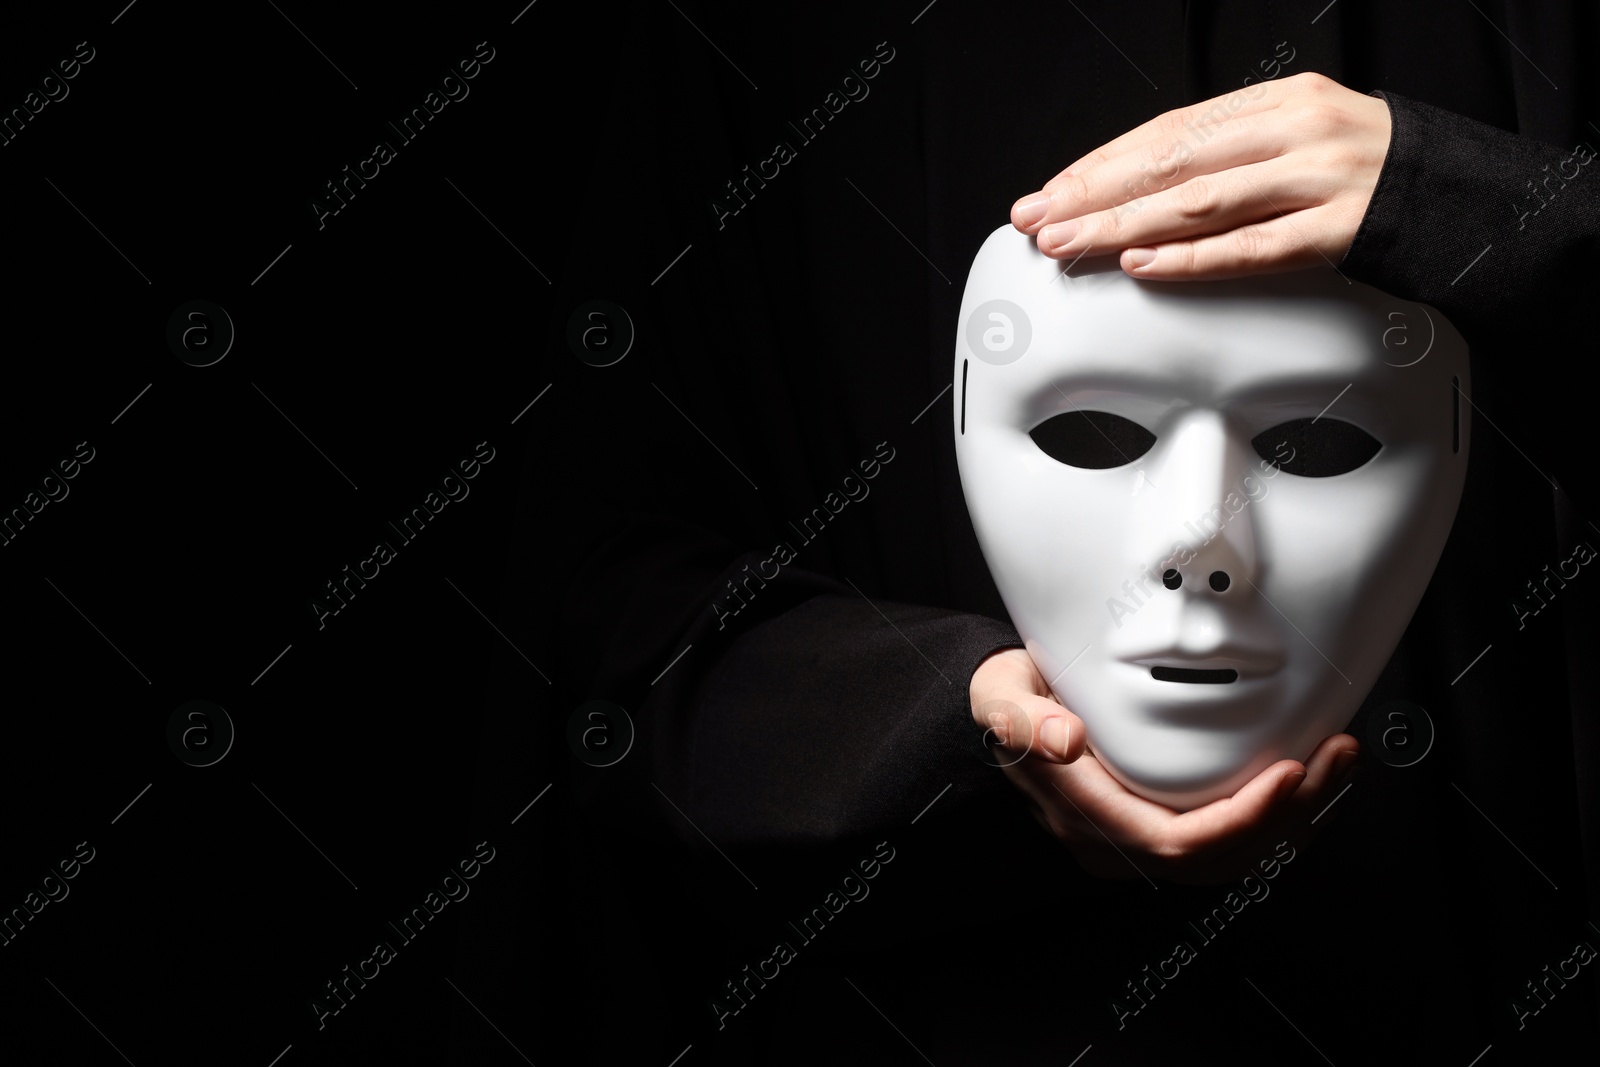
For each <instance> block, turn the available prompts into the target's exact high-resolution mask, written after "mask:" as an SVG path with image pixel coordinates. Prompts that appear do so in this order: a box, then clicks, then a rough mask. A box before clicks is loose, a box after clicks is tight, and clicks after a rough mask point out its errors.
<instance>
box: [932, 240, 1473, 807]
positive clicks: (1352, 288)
mask: <svg viewBox="0 0 1600 1067" xmlns="http://www.w3.org/2000/svg"><path fill="white" fill-rule="evenodd" d="M960 321H961V329H960V333H959V335H958V337H957V339H956V358H955V379H954V381H955V390H956V395H955V404H954V405H953V407H954V421H955V426H954V430H955V434H956V458H957V461H958V463H959V466H960V471H961V484H962V489H963V491H964V492H965V495H966V499H967V507H968V510H969V511H970V512H971V515H972V522H973V526H974V527H975V528H976V530H977V534H978V540H979V543H980V544H981V545H982V547H983V554H984V558H985V559H986V560H987V561H988V564H989V570H990V572H991V573H992V574H993V576H994V579H995V583H996V585H997V586H998V587H999V590H1000V594H1001V596H1002V597H1003V598H1004V600H1005V604H1006V607H1007V609H1008V610H1009V611H1010V613H1011V618H1012V621H1013V623H1014V624H1015V625H1016V627H1017V630H1018V632H1019V633H1020V634H1021V635H1022V638H1023V640H1024V642H1025V644H1026V646H1027V649H1028V653H1029V654H1030V655H1031V656H1032V657H1033V660H1034V663H1035V664H1037V666H1038V667H1039V672H1040V674H1042V675H1043V676H1044V677H1045V678H1046V679H1047V680H1048V681H1049V683H1050V686H1051V688H1052V689H1053V690H1054V692H1055V694H1056V696H1057V698H1058V699H1059V700H1060V701H1061V702H1062V703H1063V704H1064V705H1065V706H1066V707H1068V708H1070V709H1071V710H1072V711H1073V712H1075V713H1076V714H1077V715H1078V716H1079V717H1080V718H1081V719H1082V720H1083V721H1084V723H1085V724H1086V726H1087V727H1088V731H1089V744H1090V746H1091V748H1092V750H1093V753H1094V755H1095V756H1096V758H1098V759H1099V760H1100V761H1101V763H1103V764H1104V765H1105V767H1106V769H1107V770H1108V771H1110V772H1111V774H1113V775H1114V776H1116V778H1117V779H1118V780H1119V781H1120V782H1122V783H1123V784H1124V785H1126V786H1127V787H1128V788H1129V789H1131V790H1132V791H1134V792H1136V793H1138V794H1140V795H1141V796H1144V797H1148V798H1149V799H1151V800H1154V801H1156V802H1158V803H1161V804H1164V805H1167V806H1168V807H1171V808H1175V809H1177V810H1180V811H1183V810H1188V809H1190V808H1194V807H1197V806H1199V805H1201V804H1205V803H1208V802H1210V801H1212V800H1216V799H1218V798H1220V797H1225V796H1230V795H1232V794H1233V793H1234V792H1235V791H1237V790H1238V789H1239V787H1240V786H1242V785H1243V784H1244V783H1246V782H1248V781H1249V780H1250V779H1251V778H1253V777H1254V776H1255V775H1256V774H1258V773H1259V772H1260V771H1262V770H1263V769H1265V768H1266V767H1268V766H1269V765H1271V764H1272V763H1274V762H1276V761H1278V760H1280V759H1283V758H1285V757H1288V758H1292V759H1297V760H1304V759H1306V758H1307V757H1308V756H1309V755H1310V753H1311V750H1312V749H1313V748H1314V747H1316V745H1317V743H1318V742H1319V741H1321V740H1322V739H1323V738H1324V737H1327V736H1328V735H1330V734H1334V733H1337V732H1339V731H1340V730H1342V729H1343V728H1344V727H1345V726H1346V725H1347V724H1348V723H1349V721H1350V719H1351V717H1352V716H1353V715H1354V714H1355V712H1356V710H1357V708H1358V707H1359V706H1360V704H1361V701H1362V699H1363V698H1364V697H1365V696H1366V694H1367V693H1368V691H1369V690H1370V689H1371V687H1372V684H1373V682H1374V681H1375V680H1376V678H1377V677H1378V673H1379V671H1380V670H1381V669H1382V668H1383V665H1384V664H1385V663H1386V662H1387V661H1388V659H1389V656H1390V655H1391V654H1392V653H1393V651H1394V648H1395V646H1396V644H1398V643H1399V640H1400V636H1401V634H1402V633H1403V632H1404V630H1405V628H1406V625H1407V623H1409V622H1410V620H1411V616H1412V613H1413V612H1414V611H1415V610H1416V607H1417V603H1418V601H1419V600H1420V599H1421V598H1422V593H1423V590H1424V589H1425V588H1426V587H1427V584H1428V581H1429V579H1430V578H1431V576H1432V574H1433V569H1434V566H1435V565H1436V564H1437V563H1438V560H1439V554H1440V552H1441V551H1442V550H1443V548H1444V543H1445V539H1446V537H1447V536H1448V535H1449V532H1450V526H1451V524H1452V522H1453V521H1454V519H1455V513H1456V506H1457V504H1458V503H1459V502H1460V498H1461V488H1462V484H1463V481H1464V479H1465V476H1466V468H1467V445H1468V438H1469V420H1468V417H1467V416H1468V410H1469V407H1470V405H1468V404H1466V402H1465V401H1464V399H1463V397H1462V394H1463V393H1465V394H1468V395H1470V391H1471V390H1470V381H1469V379H1468V360H1467V346H1466V344H1465V342H1464V341H1463V340H1462V339H1461V337H1460V335H1459V334H1458V333H1457V332H1456V331H1455V329H1454V328H1453V327H1452V326H1451V325H1450V323H1449V322H1448V321H1446V320H1445V318H1444V316H1442V315H1441V314H1440V313H1439V312H1437V311H1434V310H1433V309H1431V308H1427V307H1425V306H1423V305H1420V304H1414V303H1409V302H1406V301H1402V300H1399V299H1396V298H1394V297H1390V296H1388V295H1386V294H1384V293H1382V292H1380V291H1378V290H1376V289H1373V288H1371V287H1369V286H1365V285H1361V284H1359V283H1355V282H1351V281H1348V280H1346V279H1345V278H1344V277H1343V276H1341V275H1340V274H1338V273H1337V272H1335V271H1332V270H1324V269H1317V270H1306V271H1298V272H1294V273H1290V274H1277V275H1269V276H1259V277H1253V278H1247V279H1239V280H1234V281H1224V282H1145V281H1137V280H1135V279H1133V278H1130V277H1128V276H1127V275H1126V274H1124V273H1122V271H1120V270H1118V269H1116V268H1115V267H1114V266H1111V267H1102V268H1099V269H1095V270H1085V269H1083V267H1082V266H1081V265H1080V266H1079V267H1078V268H1075V269H1071V270H1068V269H1064V265H1063V264H1062V263H1060V262H1058V261H1056V260H1052V259H1049V258H1047V257H1046V256H1044V255H1043V254H1041V253H1040V252H1039V251H1038V250H1037V248H1036V247H1035V245H1034V242H1033V239H1032V238H1030V237H1027V236H1025V235H1023V234H1020V233H1018V232H1016V231H1015V230H1014V229H1012V228H1011V227H1009V226H1005V227H1002V228H1001V229H999V230H996V231H995V232H994V233H993V234H991V235H990V236H989V238H988V240H987V241H986V242H984V245H983V248H982V249H981V250H980V251H979V253H978V256H977V258H976V260H974V262H973V265H972V271H971V273H970V274H969V275H968V278H967V287H966V292H965V294H964V296H963V298H962V304H961V320H960Z"/></svg>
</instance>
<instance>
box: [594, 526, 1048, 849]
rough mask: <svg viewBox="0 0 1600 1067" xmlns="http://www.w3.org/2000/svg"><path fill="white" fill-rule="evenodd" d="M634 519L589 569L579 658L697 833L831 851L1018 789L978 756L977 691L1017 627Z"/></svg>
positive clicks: (654, 777) (645, 766)
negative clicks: (975, 681)
mask: <svg viewBox="0 0 1600 1067" xmlns="http://www.w3.org/2000/svg"><path fill="white" fill-rule="evenodd" d="M635 521H636V523H637V525H636V526H634V527H633V528H632V530H631V531H630V532H629V533H627V534H625V535H621V536H618V537H617V538H615V539H613V540H612V541H611V542H610V543H608V544H607V545H605V546H603V547H601V548H600V549H599V550H597V551H596V552H595V553H594V555H593V556H592V557H591V559H590V560H589V562H588V565H587V566H586V567H585V568H584V572H583V573H582V574H580V575H579V576H578V581H577V583H576V584H575V585H574V595H573V596H572V597H571V599H570V600H569V606H568V610H567V612H566V613H565V614H566V617H567V618H568V619H569V620H571V622H572V623H573V626H572V628H571V632H572V634H573V635H575V636H576V635H581V636H582V642H581V646H582V647H579V646H578V645H575V646H574V647H573V648H572V649H571V650H570V651H569V653H568V655H569V657H570V659H571V661H576V660H577V659H578V658H579V657H583V656H584V655H585V652H584V649H585V648H587V649H588V650H590V651H589V652H588V656H590V657H592V659H591V662H592V669H591V670H590V671H586V672H585V674H586V676H587V677H588V678H589V679H590V682H589V685H588V687H587V688H588V693H589V694H590V695H603V696H604V697H606V698H607V699H612V700H614V701H615V702H617V703H618V704H621V705H624V706H629V707H632V708H636V709H637V712H636V713H635V718H636V729H637V739H636V741H635V743H636V744H638V745H640V746H642V749H643V751H642V753H641V754H642V755H643V756H644V758H643V759H642V760H639V759H635V760H630V761H629V766H630V769H632V770H633V772H634V774H635V776H639V775H648V777H649V781H650V783H652V784H653V785H654V787H655V789H658V790H660V791H661V793H662V795H664V796H666V797H667V798H668V799H669V800H670V801H671V802H672V803H673V804H675V805H677V806H678V807H679V808H680V809H681V810H682V811H683V812H684V813H685V814H686V815H687V816H688V817H689V818H690V819H692V822H693V827H691V826H690V825H689V824H687V823H685V824H684V825H682V826H681V827H680V829H681V831H682V833H683V834H684V835H685V836H686V837H693V836H695V834H696V830H698V831H700V832H704V833H705V834H706V835H708V836H709V837H710V838H711V839H712V840H714V841H716V842H717V843H718V844H719V846H722V847H731V846H737V845H761V844H783V843H811V844H821V843H828V842H834V841H839V840H844V839H847V838H852V837H857V836H862V835H866V834H870V833H873V832H875V831H877V830H881V829H885V828H888V827H891V826H904V825H905V824H907V823H908V822H910V821H911V820H912V819H914V818H916V817H918V816H919V815H920V814H921V813H922V811H923V810H924V809H925V808H928V807H929V806H930V805H932V804H933V803H934V802H935V801H936V800H937V801H938V803H939V804H940V805H941V806H942V807H943V808H944V809H945V810H949V809H952V808H955V807H956V806H958V805H960V804H962V803H963V802H964V801H966V800H968V799H970V798H971V797H973V796H975V795H977V794H980V793H982V792H984V791H986V790H987V791H1004V790H1006V789H1009V786H1008V785H1007V784H1006V783H1005V781H1004V779H1003V777H1002V776H1001V775H998V774H996V773H995V771H994V769H993V768H992V767H991V766H989V765H987V764H986V763H985V762H984V761H983V760H982V758H981V751H982V750H981V731H979V730H978V729H977V728H976V727H975V726H974V725H973V723H972V719H971V710H970V700H969V696H968V686H969V684H970V682H971V678H972V673H973V671H975V670H976V669H977V667H978V665H979V664H980V663H981V662H982V661H983V660H984V659H985V658H986V657H987V656H988V655H990V654H991V653H993V652H995V651H998V650H1000V649H1002V648H1010V647H1020V646H1021V644H1022V642H1021V640H1020V639H1019V637H1018V636H1017V633H1016V631H1015V630H1014V629H1013V628H1012V626H1011V625H1010V623H1008V622H1002V621H999V620H996V619H992V618H989V617H987V616H984V615H979V614H974V613H970V612H961V611H954V610H948V609H943V608H936V607H927V606H918V605H910V604H903V603H896V602H893V601H888V600H881V599H877V598H871V599H869V598H868V596H867V595H866V594H865V593H864V592H862V591H860V590H859V589H858V588H856V587H854V586H853V585H852V584H850V583H847V582H839V581H836V580H833V579H830V578H826V577H823V576H821V575H819V574H815V573H812V572H808V571H805V570H802V569H800V568H798V567H795V566H793V565H790V566H786V567H781V568H777V569H778V573H777V574H776V575H775V576H773V569H774V566H775V565H774V564H772V562H771V557H770V555H768V554H767V553H763V552H750V553H745V554H743V555H739V556H737V557H736V558H734V559H733V561H732V562H731V563H729V564H727V565H725V566H721V567H720V568H719V567H718V566H717V560H718V558H719V557H718V552H719V548H718V546H719V545H720V541H719V539H717V538H715V537H714V536H712V535H710V534H709V533H706V532H704V531H700V530H697V529H695V528H694V527H692V526H688V525H686V524H683V523H681V522H663V521H659V520H657V521H649V520H647V519H646V518H645V517H643V516H637V517H636V519H635ZM721 558H723V559H725V558H726V554H724V555H722V556H721ZM652 573H653V575H654V577H653V579H645V580H641V576H644V575H649V574H652ZM762 574H766V575H768V576H769V577H770V580H767V579H763V578H762V577H761V575H762ZM602 634H603V635H605V636H604V637H601V636H600V635H602ZM596 638H599V640H596ZM635 784H642V782H640V781H638V779H637V777H636V779H635ZM645 790H646V791H648V790H649V786H645Z"/></svg>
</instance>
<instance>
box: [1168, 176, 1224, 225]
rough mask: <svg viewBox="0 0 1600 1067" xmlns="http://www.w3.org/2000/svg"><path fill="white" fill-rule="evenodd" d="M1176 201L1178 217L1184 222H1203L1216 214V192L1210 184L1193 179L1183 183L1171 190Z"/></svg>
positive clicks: (1217, 204)
mask: <svg viewBox="0 0 1600 1067" xmlns="http://www.w3.org/2000/svg"><path fill="white" fill-rule="evenodd" d="M1173 198H1174V199H1175V200H1176V201H1177V209H1178V217H1179V218H1181V219H1183V220H1184V221H1185V222H1204V221H1205V220H1206V219H1209V218H1211V217H1212V216H1213V215H1215V214H1216V213H1217V210H1218V208H1219V207H1220V206H1221V205H1220V204H1219V203H1218V197H1217V191H1216V189H1215V188H1214V187H1213V186H1212V185H1211V183H1210V182H1207V181H1203V180H1200V179H1195V180H1194V181H1188V182H1184V183H1183V184H1182V185H1180V186H1178V187H1177V188H1176V189H1174V190H1173Z"/></svg>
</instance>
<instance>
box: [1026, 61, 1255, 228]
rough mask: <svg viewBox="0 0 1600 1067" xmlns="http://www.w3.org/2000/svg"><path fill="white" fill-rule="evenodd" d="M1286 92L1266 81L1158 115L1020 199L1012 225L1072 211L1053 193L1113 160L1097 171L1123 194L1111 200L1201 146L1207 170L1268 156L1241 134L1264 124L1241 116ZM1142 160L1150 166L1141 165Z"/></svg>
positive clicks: (1100, 181) (1034, 223)
mask: <svg viewBox="0 0 1600 1067" xmlns="http://www.w3.org/2000/svg"><path fill="white" fill-rule="evenodd" d="M1284 95H1285V93H1284V92H1283V91H1282V90H1281V89H1278V88H1277V87H1276V86H1270V85H1264V86H1263V87H1262V88H1261V90H1260V91H1259V92H1258V93H1256V95H1254V96H1252V95H1251V90H1248V89H1246V90H1241V91H1240V92H1237V93H1230V94H1228V95H1227V96H1219V97H1213V98H1212V99H1210V100H1206V101H1202V102H1201V103H1199V104H1194V105H1191V106H1190V107H1186V108H1179V109H1178V110H1176V111H1168V112H1166V113H1165V114H1162V115H1158V116H1156V117H1155V118H1153V119H1151V120H1150V121H1148V122H1145V123H1142V124H1141V125H1139V126H1136V127H1134V128H1133V129H1132V130H1129V131H1128V132H1127V133H1125V134H1123V135H1122V136H1120V137H1117V138H1115V139H1113V140H1111V141H1108V142H1107V143H1105V144H1103V145H1101V146H1100V147H1099V148H1097V149H1095V150H1094V151H1093V152H1090V153H1089V154H1088V155H1085V156H1081V157H1079V158H1078V159H1076V160H1074V161H1073V162H1072V164H1071V165H1069V166H1068V167H1066V168H1065V169H1064V170H1062V171H1060V172H1059V173H1058V174H1056V175H1055V176H1054V177H1053V178H1051V179H1050V180H1049V181H1047V182H1045V183H1044V185H1043V186H1042V187H1041V189H1040V191H1039V192H1036V193H1031V194H1029V195H1028V196H1025V197H1022V198H1021V199H1019V200H1018V201H1017V202H1016V204H1014V205H1013V206H1012V209H1011V222H1012V225H1014V226H1016V227H1017V228H1018V229H1019V230H1022V231H1023V232H1024V233H1028V234H1032V233H1036V232H1038V229H1039V227H1040V226H1042V225H1045V224H1046V223H1048V222H1055V221H1059V220H1060V219H1062V218H1067V217H1071V214H1073V213H1074V212H1070V211H1065V210H1064V209H1065V207H1066V205H1067V204H1068V203H1070V202H1071V200H1072V197H1071V196H1070V195H1069V196H1067V197H1058V196H1053V195H1052V194H1056V193H1058V192H1059V191H1061V190H1063V189H1065V190H1067V191H1068V192H1069V193H1070V192H1071V191H1072V188H1073V183H1074V181H1075V180H1077V179H1080V178H1085V177H1088V176H1090V175H1091V174H1094V173H1095V172H1103V171H1104V170H1105V168H1106V167H1107V166H1108V165H1109V164H1112V163H1113V162H1116V163H1119V164H1121V166H1120V168H1119V169H1117V170H1116V173H1115V174H1114V175H1109V176H1108V173H1099V174H1096V179H1097V184H1096V188H1100V189H1102V190H1106V189H1108V190H1110V195H1114V194H1119V193H1120V194H1122V195H1121V196H1119V197H1118V198H1117V199H1116V200H1113V201H1111V203H1116V202H1119V201H1120V200H1123V199H1126V198H1127V196H1126V191H1125V189H1124V185H1123V183H1125V182H1136V181H1142V180H1143V179H1144V178H1146V177H1147V176H1148V175H1150V174H1151V173H1152V172H1153V173H1155V174H1158V175H1159V174H1162V173H1163V172H1166V171H1168V170H1171V169H1173V168H1182V167H1184V166H1186V165H1188V162H1189V160H1190V159H1191V158H1192V157H1194V156H1196V155H1198V154H1200V153H1201V152H1202V151H1204V152H1205V155H1206V156H1207V157H1208V158H1207V160H1206V161H1205V162H1204V164H1203V165H1204V166H1206V167H1207V168H1208V169H1207V170H1206V171H1205V172H1206V173H1210V172H1212V171H1215V170H1219V169H1223V168H1224V167H1226V166H1228V165H1229V164H1227V163H1220V162H1216V161H1217V160H1222V159H1225V158H1227V157H1228V156H1229V155H1231V154H1233V153H1239V152H1243V153H1244V154H1246V155H1248V156H1250V158H1249V159H1248V160H1247V161H1248V162H1253V161H1254V160H1256V159H1260V158H1263V156H1262V155H1261V154H1259V153H1260V151H1261V150H1260V149H1259V148H1254V149H1253V148H1249V147H1247V145H1248V144H1249V138H1248V137H1241V136H1240V133H1241V126H1243V127H1246V128H1253V129H1256V130H1260V128H1261V127H1260V124H1258V123H1254V122H1246V123H1240V122H1239V121H1238V120H1240V119H1252V118H1253V117H1254V116H1257V115H1259V114H1260V113H1262V112H1264V111H1269V110H1271V109H1273V108H1276V107H1277V106H1278V104H1279V103H1280V102H1281V100H1282V99H1283V97H1284ZM1230 107H1231V108H1232V110H1230ZM1225 123H1226V124H1227V125H1225ZM1274 154H1275V153H1274ZM1141 166H1142V167H1143V168H1145V169H1144V170H1142V171H1141V170H1140V167H1141ZM1170 176H1171V175H1168V177H1169V178H1170ZM1157 187H1159V186H1157ZM1047 213H1048V214H1047Z"/></svg>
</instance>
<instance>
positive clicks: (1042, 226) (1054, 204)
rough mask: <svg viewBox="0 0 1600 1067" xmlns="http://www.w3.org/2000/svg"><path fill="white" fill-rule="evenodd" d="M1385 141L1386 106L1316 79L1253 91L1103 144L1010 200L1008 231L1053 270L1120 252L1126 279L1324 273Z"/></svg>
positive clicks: (1337, 253)
mask: <svg viewBox="0 0 1600 1067" xmlns="http://www.w3.org/2000/svg"><path fill="white" fill-rule="evenodd" d="M1257 89H1259V90H1260V91H1259V92H1256V90H1257ZM1252 94H1253V96H1252ZM1230 108H1231V109H1233V110H1230ZM1389 132H1390V122H1389V105H1388V104H1387V103H1385V102H1384V101H1383V100H1381V99H1379V98H1377V97H1372V96H1364V95H1362V94H1361V93H1358V92H1355V91H1354V90H1352V89H1347V88H1345V87H1344V86H1342V85H1340V84H1339V83H1338V82H1336V81H1334V80H1333V79H1331V78H1328V77H1325V76H1323V75H1321V74H1316V73H1310V72H1308V73H1304V74H1296V75H1294V76H1293V77H1290V78H1283V79H1279V80H1275V81H1270V82H1259V83H1257V84H1256V85H1255V86H1252V87H1250V88H1249V89H1239V90H1235V91H1234V92H1232V93H1229V94H1228V95H1226V96H1218V97H1213V98H1212V99H1210V100H1206V101H1203V102H1201V103H1198V104H1193V105H1191V106H1189V107H1184V108H1179V109H1177V110H1176V111H1169V112H1167V113H1166V114H1164V115H1158V116H1157V117H1155V118H1153V119H1151V120H1150V121H1149V122H1146V123H1145V124H1144V125H1142V126H1139V127H1136V128H1135V129H1133V130H1130V131H1129V132H1127V133H1125V134H1123V135H1122V136H1121V137H1118V138H1116V139H1115V140H1113V141H1111V142H1109V143H1108V144H1105V145H1102V146H1101V147H1100V148H1098V149H1096V150H1095V151H1093V152H1090V153H1089V154H1088V155H1086V156H1084V157H1083V158H1082V159H1079V160H1077V161H1076V162H1074V163H1073V164H1072V165H1071V166H1069V167H1067V169H1065V170H1063V171H1062V172H1061V173H1059V174H1057V175H1056V176H1055V177H1054V178H1052V179H1050V180H1049V181H1048V182H1046V183H1045V186H1044V188H1043V190H1041V191H1040V192H1037V193H1031V194H1029V195H1028V196H1025V197H1023V198H1022V199H1020V200H1018V201H1017V202H1016V204H1015V205H1013V206H1012V208H1011V222H1012V225H1014V226H1016V227H1017V229H1019V230H1021V231H1022V232H1023V233H1026V234H1031V235H1037V237H1038V243H1039V250H1040V251H1042V252H1043V253H1045V255H1048V256H1051V257H1053V258H1055V259H1067V260H1073V259H1077V258H1078V257H1079V256H1081V255H1085V254H1088V255H1106V254H1110V253H1112V252H1121V253H1122V257H1121V266H1122V269H1123V270H1124V271H1126V272H1127V273H1128V274H1130V275H1132V276H1133V277H1136V278H1149V279H1154V280H1163V281H1166V280H1201V279H1216V278H1235V277H1240V276H1243V275H1248V274H1271V273H1276V272H1279V271H1289V270H1300V269H1303V268H1306V267H1315V266H1320V265H1323V264H1328V265H1333V264H1335V263H1337V262H1338V261H1339V260H1340V259H1341V258H1343V256H1344V254H1345V252H1347V251H1348V250H1349V248H1350V244H1351V242H1352V241H1354V240H1355V235H1356V229H1357V227H1358V226H1359V225H1360V224H1361V219H1362V217H1363V216H1364V215H1365V214H1366V211H1367V205H1368V203H1369V202H1370V201H1371V199H1372V191H1373V189H1374V188H1376V186H1377V184H1378V174H1379V172H1380V171H1381V170H1382V169H1383V161H1384V157H1385V156H1386V155H1387V154H1388V150H1389Z"/></svg>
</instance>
